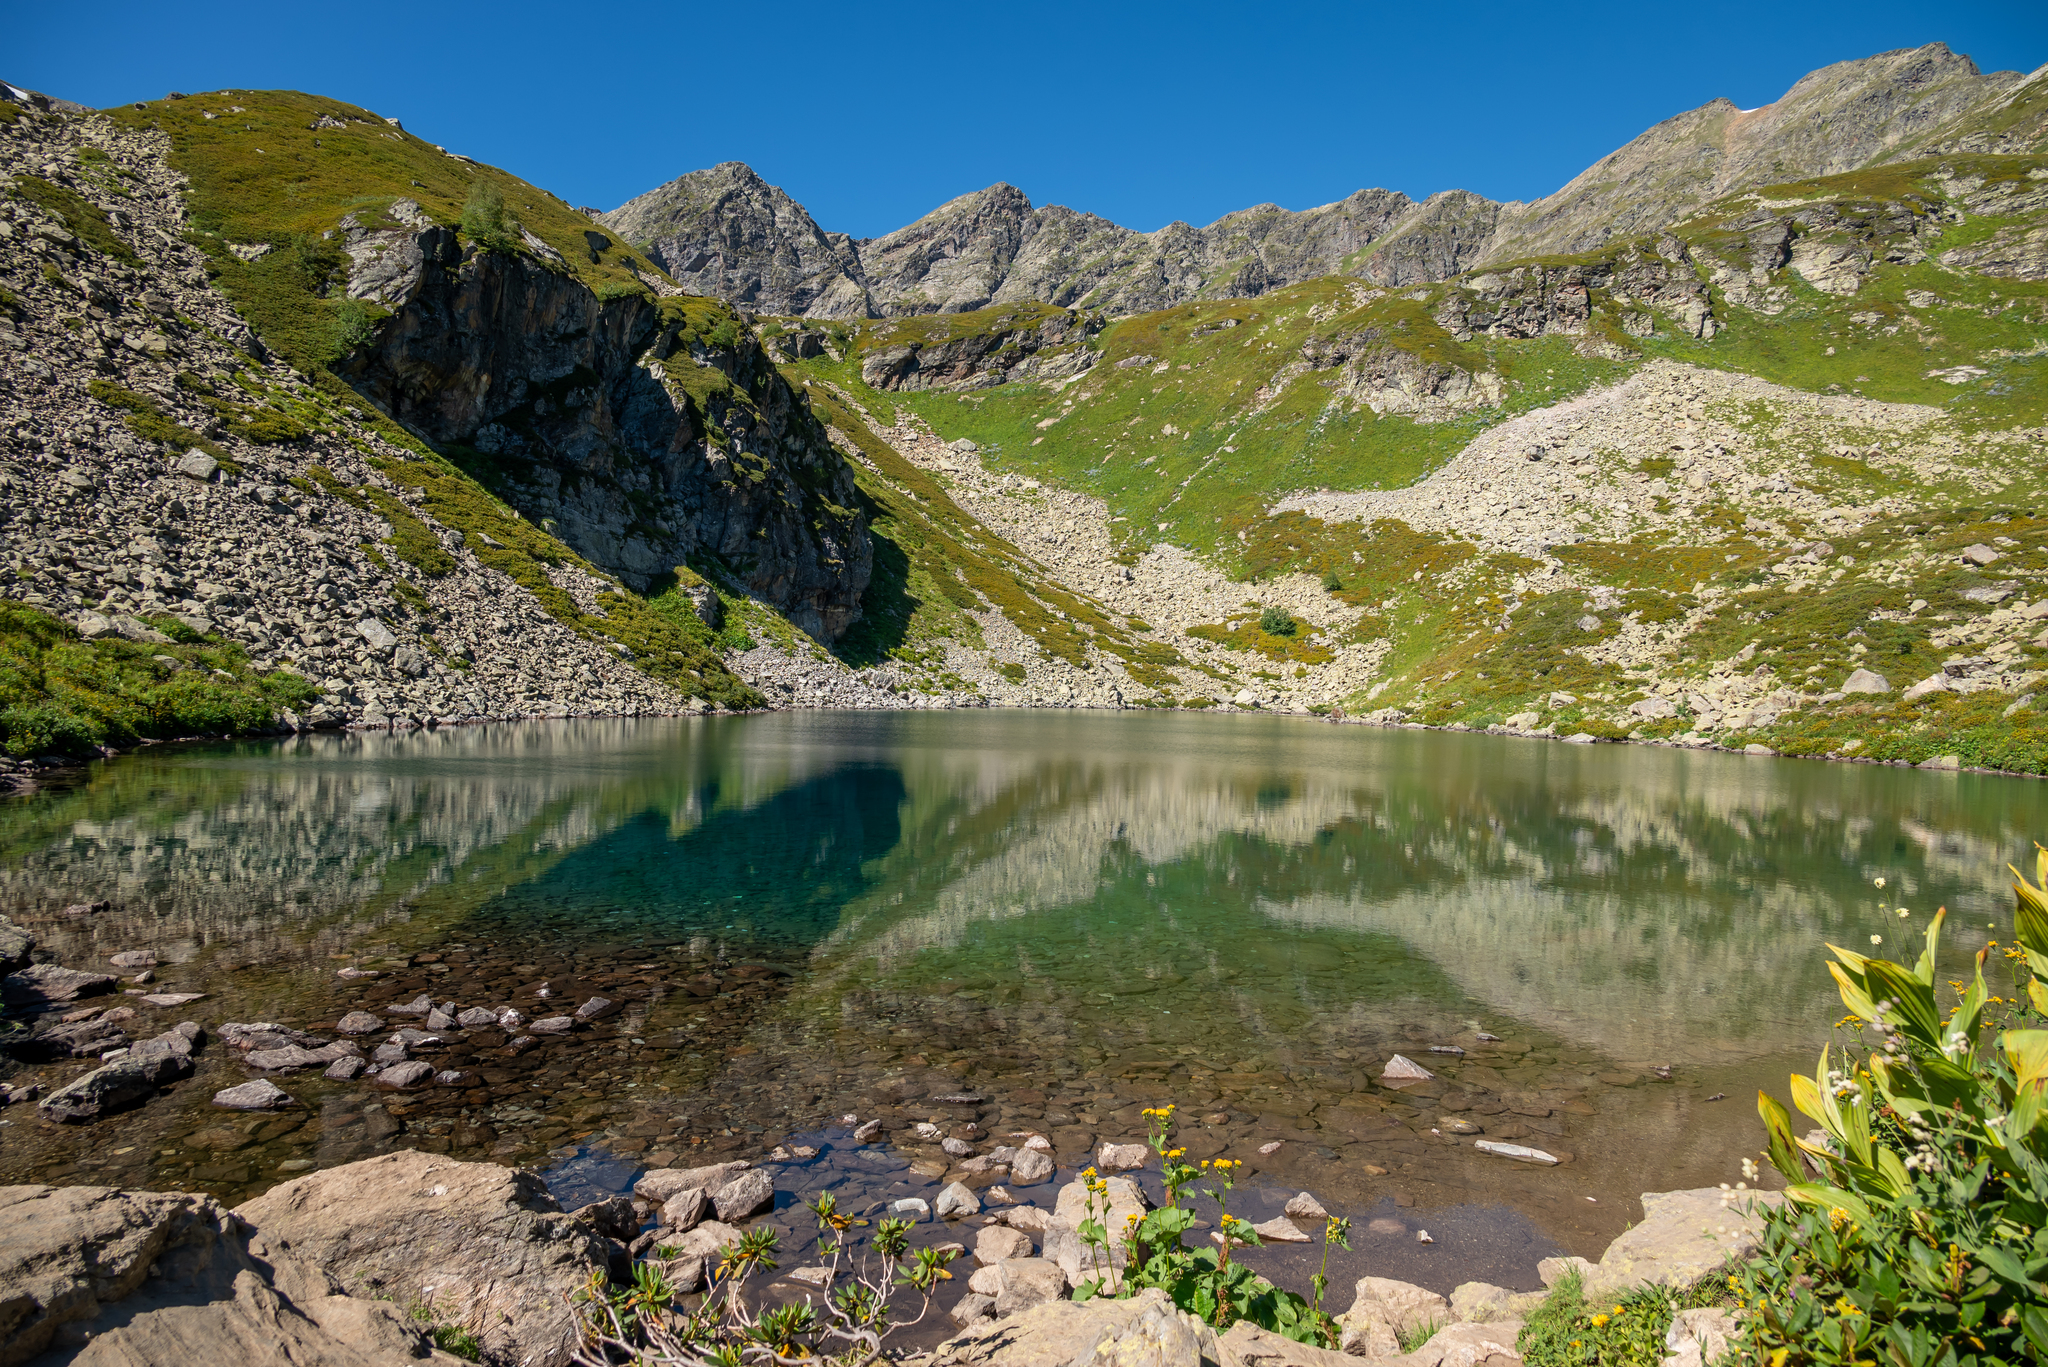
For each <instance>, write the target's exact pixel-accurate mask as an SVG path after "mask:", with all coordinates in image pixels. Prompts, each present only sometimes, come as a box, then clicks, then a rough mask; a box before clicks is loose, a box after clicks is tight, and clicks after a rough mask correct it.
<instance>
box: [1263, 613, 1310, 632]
mask: <svg viewBox="0 0 2048 1367" xmlns="http://www.w3.org/2000/svg"><path fill="white" fill-rule="evenodd" d="M1299 625H1300V624H1299V623H1297V622H1296V621H1295V620H1294V615H1293V614H1292V613H1290V612H1288V611H1287V609H1286V608H1267V609H1266V610H1265V611H1264V612H1262V613H1260V614H1259V630H1260V631H1263V632H1265V633H1266V634H1267V635H1268V636H1292V635H1293V634H1294V633H1295V630H1296V629H1297V627H1298V626H1299Z"/></svg>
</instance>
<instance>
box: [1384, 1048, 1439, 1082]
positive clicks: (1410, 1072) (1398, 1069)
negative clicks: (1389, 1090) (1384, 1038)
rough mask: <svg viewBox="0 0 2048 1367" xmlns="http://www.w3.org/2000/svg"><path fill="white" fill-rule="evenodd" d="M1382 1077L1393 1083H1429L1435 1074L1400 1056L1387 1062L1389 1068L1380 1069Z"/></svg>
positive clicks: (1395, 1056)
mask: <svg viewBox="0 0 2048 1367" xmlns="http://www.w3.org/2000/svg"><path fill="white" fill-rule="evenodd" d="M1380 1076H1381V1077H1383V1078H1386V1079H1388V1080H1390V1081H1393V1082H1428V1081H1430V1080H1431V1079H1432V1078H1434V1077H1435V1076H1436V1074H1435V1073H1432V1072H1430V1071H1429V1069H1427V1068H1425V1067H1423V1066H1422V1065H1421V1064H1419V1063H1417V1062H1415V1060H1413V1059H1410V1058H1404V1057H1402V1056H1401V1055H1400V1054H1396V1055H1394V1056H1393V1057H1392V1058H1390V1059H1388V1060H1387V1066H1386V1067H1384V1068H1382V1069H1380Z"/></svg>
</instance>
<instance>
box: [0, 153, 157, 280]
mask: <svg viewBox="0 0 2048 1367" xmlns="http://www.w3.org/2000/svg"><path fill="white" fill-rule="evenodd" d="M102 155H104V154H102ZM11 193H13V194H14V195H16V196H17V197H19V198H21V199H25V200H27V201H28V202H29V203H31V204H33V205H35V206H36V207H37V208H39V209H42V210H44V211H45V212H47V213H50V214H53V215H55V216H56V217H58V218H60V219H62V220H63V221H64V226H65V227H67V228H69V229H70V230H71V232H72V234H73V235H74V236H75V237H77V238H78V240H79V241H81V242H83V243H84V244H85V245H86V246H88V247H90V248H91V249H92V250H94V251H96V252H99V253H100V254H102V255H104V256H111V257H113V258H115V259H116V260H119V261H125V262H127V263H128V264H129V265H131V266H134V265H140V264H141V259H140V258H139V257H137V256H136V255H135V249H134V248H133V247H131V246H129V245H128V244H127V243H126V242H123V241H122V240H121V237H120V235H119V234H118V233H116V232H115V231H114V225H113V223H112V222H111V221H109V219H108V218H107V211H106V210H105V209H102V208H101V207H100V206H99V205H97V204H95V203H93V202H92V201H91V200H89V199H87V198H86V197H85V196H84V195H81V194H79V193H78V192H77V191H76V190H71V189H67V188H66V187H64V186H62V185H53V184H51V183H50V182H49V181H47V180H44V179H43V178H42V177H41V176H16V177H15V178H14V187H13V190H12V192H11Z"/></svg>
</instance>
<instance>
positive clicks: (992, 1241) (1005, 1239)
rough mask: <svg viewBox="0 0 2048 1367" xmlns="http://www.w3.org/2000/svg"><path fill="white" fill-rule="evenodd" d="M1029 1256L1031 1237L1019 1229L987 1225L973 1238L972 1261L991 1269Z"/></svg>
mask: <svg viewBox="0 0 2048 1367" xmlns="http://www.w3.org/2000/svg"><path fill="white" fill-rule="evenodd" d="M1030 1256H1031V1236H1030V1235H1029V1234H1026V1233H1025V1232H1024V1231H1023V1230H1021V1229H1010V1228H1008V1227H1007V1226H1005V1225H988V1226H985V1227H984V1228H983V1229H982V1231H981V1232H980V1233H979V1234H977V1235H975V1236H974V1261H976V1262H978V1263H980V1264H981V1265H982V1266H983V1267H992V1266H994V1265H995V1264H997V1263H1000V1262H1007V1261H1008V1260H1009V1259H1011V1258H1028V1257H1030Z"/></svg>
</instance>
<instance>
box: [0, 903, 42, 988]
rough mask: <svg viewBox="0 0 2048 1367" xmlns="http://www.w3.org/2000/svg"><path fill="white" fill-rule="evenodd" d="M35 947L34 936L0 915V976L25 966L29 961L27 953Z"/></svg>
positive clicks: (10, 973) (18, 970) (17, 970)
mask: <svg viewBox="0 0 2048 1367" xmlns="http://www.w3.org/2000/svg"><path fill="white" fill-rule="evenodd" d="M35 947H36V937H35V936H33V935H31V934H29V933H28V932H27V931H25V930H23V929H22V928H21V927H20V926H18V925H16V924H14V922H12V921H10V920H8V919H7V918H6V917H5V916H0V977H7V976H9V975H12V974H15V973H19V972H21V970H22V969H24V968H27V967H28V966H29V962H30V961H29V954H30V953H31V952H32V951H33V950H34V949H35Z"/></svg>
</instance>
